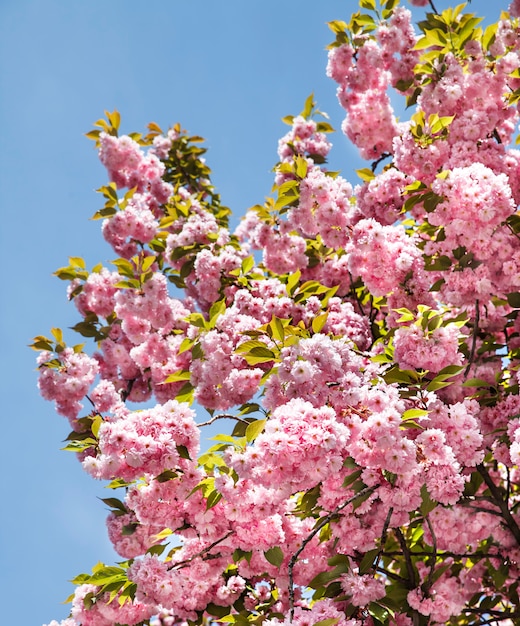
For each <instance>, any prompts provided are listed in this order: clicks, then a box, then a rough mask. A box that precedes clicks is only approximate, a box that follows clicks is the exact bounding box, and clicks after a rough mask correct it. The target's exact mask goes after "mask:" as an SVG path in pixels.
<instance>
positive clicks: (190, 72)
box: [0, 0, 508, 626]
mask: <svg viewBox="0 0 520 626" xmlns="http://www.w3.org/2000/svg"><path fill="white" fill-rule="evenodd" d="M436 4H437V7H438V8H439V9H443V8H445V7H446V6H448V5H449V4H450V3H448V2H446V0H436ZM452 4H456V3H452ZM507 4H508V3H507V1H506V0H498V1H496V2H493V3H489V2H486V1H485V0H474V1H473V2H472V4H471V10H472V11H474V12H476V13H478V14H484V13H485V15H486V17H487V18H488V19H489V20H494V19H496V18H497V17H498V14H499V12H500V10H501V9H505V8H506V7H507ZM356 6H357V2H355V1H354V0H326V1H324V2H317V1H316V0H298V1H295V0H286V1H284V2H280V1H277V2H275V1H274V0H266V1H264V2H244V0H221V1H220V2H217V1H212V0H191V1H190V2H186V1H182V2H181V1H180V0H154V1H153V2H143V1H138V0H111V1H110V2H102V1H101V0H89V1H88V2H80V1H76V2H71V1H68V0H45V1H44V0H0V48H1V52H0V93H1V99H0V121H1V123H2V134H1V137H2V139H1V143H0V146H1V149H0V159H1V161H0V194H1V195H0V205H1V207H2V225H1V227H0V239H1V241H0V255H1V259H0V261H1V263H0V268H1V272H2V280H3V290H2V295H1V296H0V311H1V344H0V345H1V354H2V359H1V369H2V375H1V376H0V381H1V382H0V384H1V395H0V397H1V399H2V403H3V411H2V435H3V437H2V440H3V450H2V454H1V457H0V458H1V461H0V464H1V465H0V469H1V476H2V496H3V497H2V505H1V510H2V515H1V518H0V581H1V583H2V592H3V594H2V596H3V599H4V602H3V607H2V617H1V622H2V623H3V624H15V623H16V624H20V625H21V626H25V625H27V626H29V625H33V624H35V625H36V626H39V625H40V624H43V623H48V622H50V621H51V619H58V620H60V619H63V618H64V617H66V615H67V613H68V608H67V607H66V606H64V605H61V604H60V602H61V601H63V600H64V599H65V598H66V597H67V595H68V594H69V593H70V591H71V589H72V587H71V586H70V584H68V583H67V582H66V581H67V580H68V579H70V578H72V577H73V576H74V575H76V574H77V573H79V572H82V571H90V568H91V566H92V565H93V564H95V562H96V561H97V560H104V561H106V562H112V561H113V560H114V559H115V558H116V560H117V557H115V556H114V554H113V553H112V550H111V548H110V545H109V543H108V540H107V538H106V533H105V527H104V520H105V516H106V511H105V510H104V505H103V504H102V503H101V502H99V501H98V500H96V497H107V496H108V495H110V494H108V493H107V491H106V490H105V489H104V488H103V486H102V484H100V483H95V482H94V481H92V480H91V479H89V478H88V477H87V476H86V475H85V474H83V472H82V471H81V468H80V466H79V464H78V463H77V461H76V459H75V458H74V455H72V454H71V453H65V452H60V450H59V449H60V447H61V446H62V445H63V444H62V443H61V442H62V440H63V439H64V437H65V436H66V435H67V433H68V427H67V426H68V425H67V423H66V421H65V420H64V419H63V418H60V417H59V416H57V415H56V414H55V413H54V410H53V408H52V406H51V405H50V404H49V403H46V402H44V401H43V400H42V399H40V397H39V395H38V392H37V389H36V373H35V364H34V356H35V354H34V353H33V352H32V351H31V350H29V349H28V348H27V347H26V346H27V344H28V343H29V342H30V339H31V338H32V337H33V336H34V335H36V334H46V333H48V331H49V329H50V328H51V327H52V326H61V327H62V328H66V327H69V326H71V325H73V324H74V323H76V322H77V321H78V317H77V315H76V313H75V309H74V306H73V305H71V304H68V303H67V301H66V297H65V286H66V285H65V283H62V282H61V281H59V280H58V279H56V278H53V277H52V273H53V271H54V270H55V269H56V268H58V267H60V266H62V265H65V264H66V262H67V257H68V256H83V257H84V258H86V260H87V264H88V266H89V267H90V266H92V265H94V264H95V263H97V262H98V261H103V262H104V263H108V261H109V260H110V259H113V258H114V256H115V255H114V254H113V253H112V252H111V251H110V250H109V248H108V247H107V246H106V244H104V242H103V240H102V238H101V235H100V232H99V226H100V223H99V222H92V221H89V217H90V216H91V215H92V214H93V213H94V212H95V211H96V210H97V209H98V208H100V206H101V205H100V198H99V197H98V194H96V193H95V192H94V190H95V189H96V188H97V187H99V186H101V185H102V184H105V183H106V176H105V172H104V170H103V168H102V167H101V166H100V165H99V164H98V161H97V157H96V153H95V151H94V149H93V147H92V143H91V142H89V141H88V140H87V139H86V138H85V137H84V136H83V134H84V133H85V132H87V131H88V130H90V128H91V125H92V123H93V122H94V121H95V120H96V119H98V118H99V117H101V116H102V114H103V111H104V110H105V109H108V110H113V109H115V108H116V109H118V110H119V111H120V112H121V114H122V131H123V132H130V131H141V130H143V129H144V128H145V126H146V124H147V123H148V122H149V121H152V120H153V121H155V122H157V123H158V124H159V125H161V126H163V127H167V126H169V125H170V124H173V123H175V122H177V121H179V122H181V124H182V125H183V126H184V127H185V128H187V129H188V130H189V131H190V132H192V133H194V134H199V135H202V136H204V137H206V138H207V146H208V147H209V154H208V163H209V165H210V167H211V168H212V169H213V180H214V183H215V184H216V186H217V187H218V189H219V191H220V193H221V195H222V198H223V201H224V203H225V204H227V205H228V206H230V207H231V208H232V209H233V211H234V212H235V214H236V215H241V214H243V213H244V211H245V210H246V209H247V208H248V207H249V206H251V205H253V204H255V203H258V202H262V200H263V198H264V197H265V195H267V194H268V193H269V191H270V188H271V185H272V174H271V172H270V170H271V167H272V166H273V164H274V162H275V161H276V145H277V140H278V138H279V137H280V136H281V135H282V134H283V133H285V132H286V128H287V127H285V126H284V125H283V124H282V123H281V122H280V118H281V117H283V116H284V115H287V114H294V113H298V112H299V111H300V110H301V108H302V105H303V102H304V100H305V98H306V96H307V95H309V93H310V92H311V91H314V93H315V96H316V98H317V100H318V104H319V105H320V108H321V109H322V110H325V111H327V112H328V113H329V114H330V116H331V121H332V124H333V125H334V126H335V127H336V128H339V126H340V123H341V120H342V111H341V109H340V108H339V106H338V105H337V103H336V98H335V86H334V84H333V83H332V81H330V80H328V79H327V78H326V76H325V64H326V53H325V52H324V48H325V46H326V44H327V43H329V41H330V40H331V39H332V34H331V33H330V31H329V30H328V28H327V26H326V22H327V21H330V20H332V19H348V17H349V15H350V12H351V10H354V9H355V8H356ZM333 141H334V142H335V147H334V150H333V154H332V159H331V167H332V169H341V170H342V171H343V172H344V175H345V176H346V177H347V178H350V179H351V180H353V175H352V172H353V170H354V169H355V168H357V167H362V166H363V165H362V164H360V163H359V161H357V157H356V154H355V152H354V150H352V149H351V148H350V147H349V146H348V145H347V141H346V139H345V138H343V137H342V136H341V135H340V134H337V135H336V136H335V137H334V138H333ZM68 337H69V338H70V339H71V341H72V340H73V339H72V333H69V335H68Z"/></svg>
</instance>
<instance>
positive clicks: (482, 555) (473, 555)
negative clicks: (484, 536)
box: [382, 529, 507, 561]
mask: <svg viewBox="0 0 520 626" xmlns="http://www.w3.org/2000/svg"><path fill="white" fill-rule="evenodd" d="M397 530H399V529H396V532H397ZM382 554H383V556H404V557H405V558H406V555H405V553H404V552H401V551H399V550H388V551H385V552H383V553H382ZM408 554H409V555H410V557H412V556H421V557H424V556H426V557H428V556H432V555H433V552H426V551H425V550H417V551H415V550H408ZM437 556H438V557H451V558H453V559H498V560H500V561H505V560H506V559H507V557H505V556H504V555H503V554H501V553H500V552H496V553H491V552H464V553H459V552H448V551H444V550H441V551H440V552H438V553H437Z"/></svg>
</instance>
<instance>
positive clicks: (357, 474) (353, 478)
mask: <svg viewBox="0 0 520 626" xmlns="http://www.w3.org/2000/svg"><path fill="white" fill-rule="evenodd" d="M362 471H363V470H360V469H359V470H356V471H355V472H352V474H349V475H348V476H345V478H344V480H343V484H342V487H343V488H344V489H346V488H347V487H350V485H352V484H353V483H355V482H356V480H357V479H358V478H359V477H360V476H361V474H362Z"/></svg>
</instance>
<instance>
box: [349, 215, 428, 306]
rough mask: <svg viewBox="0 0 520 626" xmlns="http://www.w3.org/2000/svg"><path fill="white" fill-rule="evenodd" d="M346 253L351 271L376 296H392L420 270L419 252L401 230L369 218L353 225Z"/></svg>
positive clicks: (420, 259)
mask: <svg viewBox="0 0 520 626" xmlns="http://www.w3.org/2000/svg"><path fill="white" fill-rule="evenodd" d="M346 252H347V254H348V265H349V268H350V271H351V272H352V274H353V275H354V276H360V277H361V278H362V279H363V282H364V283H365V285H366V286H367V288H368V289H369V291H370V292H371V293H372V294H373V295H375V296H384V295H387V294H389V293H391V292H392V291H393V290H394V289H395V288H396V287H397V286H398V285H400V284H403V283H404V282H405V280H406V279H407V276H408V274H410V273H411V274H413V273H414V271H415V269H416V268H419V267H422V258H421V254H420V250H418V248H417V246H416V243H415V242H414V240H413V239H412V238H410V237H409V236H407V235H406V233H405V231H404V228H402V227H400V226H382V225H381V224H379V223H378V222H376V221H375V220H374V219H372V218H370V219H364V220H361V221H360V222H358V223H357V224H356V226H355V227H354V229H353V231H352V240H351V242H350V243H349V245H348V246H347V248H346Z"/></svg>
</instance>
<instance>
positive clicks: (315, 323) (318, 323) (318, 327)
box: [312, 313, 329, 334]
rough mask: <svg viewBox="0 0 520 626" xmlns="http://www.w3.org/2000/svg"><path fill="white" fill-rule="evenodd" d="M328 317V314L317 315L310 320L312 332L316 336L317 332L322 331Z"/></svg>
mask: <svg viewBox="0 0 520 626" xmlns="http://www.w3.org/2000/svg"><path fill="white" fill-rule="evenodd" d="M328 317H329V314H328V313H321V314H320V315H317V316H316V317H315V318H314V319H313V320H312V331H313V332H314V333H316V334H318V333H319V332H321V331H322V330H323V327H324V326H325V324H326V323H327V318H328Z"/></svg>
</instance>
